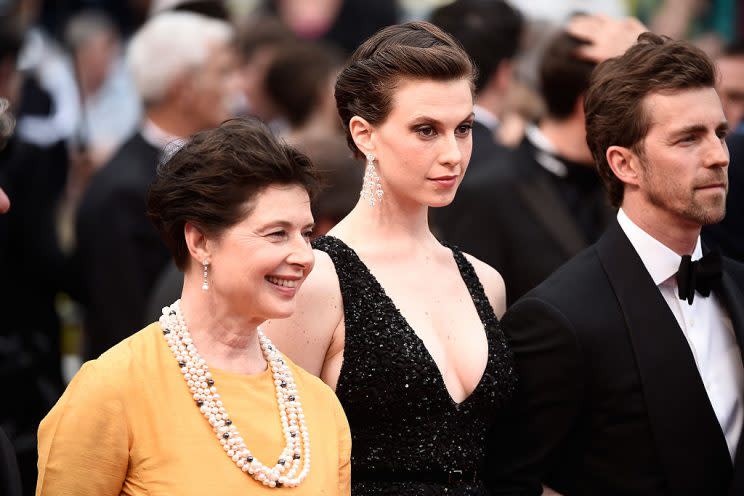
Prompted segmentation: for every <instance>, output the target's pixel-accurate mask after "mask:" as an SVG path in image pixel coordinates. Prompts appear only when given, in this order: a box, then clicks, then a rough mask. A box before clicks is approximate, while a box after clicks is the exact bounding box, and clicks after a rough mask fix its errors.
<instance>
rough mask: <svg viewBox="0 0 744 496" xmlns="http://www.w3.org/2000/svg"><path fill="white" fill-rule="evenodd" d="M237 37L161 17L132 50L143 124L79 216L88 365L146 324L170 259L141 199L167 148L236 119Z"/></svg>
mask: <svg viewBox="0 0 744 496" xmlns="http://www.w3.org/2000/svg"><path fill="white" fill-rule="evenodd" d="M232 38H233V32H232V28H231V27H230V26H229V24H227V23H225V22H224V21H220V20H216V19H210V18H207V17H204V16H200V15H197V14H193V13H188V12H163V13H161V14H158V15H155V16H154V17H152V18H151V19H150V20H149V21H148V22H147V23H146V24H145V25H144V26H143V27H142V28H141V29H140V30H139V31H138V32H137V33H135V35H134V37H133V38H132V40H131V42H130V45H129V48H128V52H127V63H128V65H129V68H130V71H131V73H132V77H133V79H134V82H135V86H136V87H137V90H138V92H139V93H140V95H141V97H142V100H143V103H144V111H145V117H144V119H143V122H142V124H141V126H140V128H139V130H138V131H137V132H136V133H135V134H134V135H133V136H132V137H131V138H130V139H129V140H128V141H126V142H125V143H124V145H122V146H121V148H120V149H119V150H118V151H117V152H116V153H115V154H114V156H113V157H112V159H111V160H110V161H109V163H108V164H106V165H105V166H104V167H103V168H102V169H101V170H100V172H99V173H98V174H96V176H94V177H93V179H92V180H91V183H90V185H89V186H88V190H87V191H86V193H85V195H84V197H83V200H82V202H81V204H80V208H79V210H78V214H77V223H76V237H77V249H76V254H75V263H76V269H77V273H78V274H79V277H80V284H81V287H80V294H81V299H82V300H83V301H82V302H83V305H84V307H85V324H84V329H85V350H84V355H85V358H95V357H97V356H98V355H99V354H100V353H101V352H103V351H104V350H106V349H108V348H109V347H111V346H112V345H114V344H116V343H117V342H118V341H120V340H122V339H123V338H125V337H127V336H129V335H130V334H131V333H132V332H134V331H136V330H137V329H139V328H140V327H141V326H142V325H143V324H145V322H144V319H145V317H144V309H145V305H146V301H147V296H148V293H149V291H150V288H151V286H152V284H153V281H154V280H155V278H156V277H157V275H158V273H159V272H160V271H161V269H162V268H163V266H164V265H165V263H166V262H167V260H168V253H167V250H166V247H165V245H164V244H163V243H162V242H161V241H160V239H159V237H158V235H157V233H156V232H155V230H154V228H153V227H152V226H151V225H150V222H149V220H148V219H147V217H146V215H145V196H146V194H147V190H148V187H149V185H150V182H151V181H152V179H153V178H154V177H155V173H156V167H157V164H158V162H159V160H160V159H161V158H162V157H161V154H162V153H163V151H164V150H166V151H167V149H166V148H165V147H166V145H169V147H170V146H174V145H173V144H174V143H178V142H179V141H181V140H183V139H185V138H187V137H188V136H190V135H191V134H193V133H195V132H197V131H200V130H202V129H206V128H210V127H215V126H217V125H219V124H220V123H221V122H222V121H223V120H225V119H227V118H229V117H231V114H232V112H231V110H232V106H233V104H234V103H235V95H238V94H239V91H240V80H239V79H238V75H237V71H236V68H235V61H234V54H233V49H232Z"/></svg>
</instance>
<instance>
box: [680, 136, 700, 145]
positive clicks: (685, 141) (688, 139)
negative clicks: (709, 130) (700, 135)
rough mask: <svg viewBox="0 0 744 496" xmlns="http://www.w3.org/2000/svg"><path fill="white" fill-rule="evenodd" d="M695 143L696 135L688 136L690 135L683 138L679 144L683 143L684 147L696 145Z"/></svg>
mask: <svg viewBox="0 0 744 496" xmlns="http://www.w3.org/2000/svg"><path fill="white" fill-rule="evenodd" d="M695 141H697V136H695V135H694V134H688V135H685V136H682V137H681V138H680V139H679V141H678V143H681V144H683V145H684V144H689V143H694V142H695Z"/></svg>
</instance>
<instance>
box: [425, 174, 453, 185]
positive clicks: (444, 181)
mask: <svg viewBox="0 0 744 496" xmlns="http://www.w3.org/2000/svg"><path fill="white" fill-rule="evenodd" d="M457 177H458V176H456V175H452V176H439V177H432V178H430V181H434V182H435V183H437V184H438V185H440V186H444V187H452V186H454V185H455V184H457Z"/></svg>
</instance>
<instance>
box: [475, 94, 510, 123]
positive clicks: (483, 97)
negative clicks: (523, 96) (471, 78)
mask: <svg viewBox="0 0 744 496" xmlns="http://www.w3.org/2000/svg"><path fill="white" fill-rule="evenodd" d="M503 102H504V95H501V94H499V93H498V92H495V91H482V92H481V93H479V94H478V95H477V96H476V97H475V104H476V105H478V106H479V107H482V108H484V109H486V110H488V111H489V112H491V113H492V114H493V115H495V116H496V117H499V116H500V115H501V112H502V111H503V106H504V104H503Z"/></svg>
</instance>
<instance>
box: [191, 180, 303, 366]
mask: <svg viewBox="0 0 744 496" xmlns="http://www.w3.org/2000/svg"><path fill="white" fill-rule="evenodd" d="M246 207H248V208H249V213H248V215H247V216H246V217H245V218H244V219H243V220H241V221H240V222H238V223H237V224H235V225H233V226H232V227H230V228H228V229H226V230H225V231H224V232H222V233H221V234H220V235H219V237H217V238H213V237H208V236H205V235H204V234H202V233H201V231H199V229H198V228H197V227H195V226H193V225H192V224H186V226H185V229H184V231H185V236H186V241H187V244H188V246H189V250H190V253H191V257H192V258H191V260H190V263H189V266H188V268H187V269H186V273H185V277H184V290H183V295H182V297H181V301H182V308H183V312H184V315H185V317H186V319H187V322H188V324H189V329H190V330H191V331H190V332H191V334H192V337H193V339H194V342H195V343H196V345H197V348H198V349H199V352H200V354H201V355H202V357H203V358H204V359H205V360H207V362H208V363H210V364H213V365H214V366H215V367H217V368H221V369H225V370H232V371H235V372H245V373H251V372H253V373H255V372H260V371H262V370H264V369H265V366H266V363H265V361H264V360H263V356H262V354H261V351H260V349H259V347H258V341H257V336H256V328H257V327H258V325H259V324H261V323H262V322H264V321H265V320H266V319H270V318H284V317H288V316H289V315H291V314H292V312H294V310H295V305H296V300H295V296H296V293H297V290H298V289H299V287H300V286H301V285H302V282H303V281H304V279H305V278H306V277H307V275H308V273H310V271H311V270H312V268H313V263H314V257H313V251H312V249H311V248H310V235H311V233H312V227H313V218H312V214H311V212H310V199H309V197H308V194H307V192H306V191H305V189H304V188H302V187H301V186H297V185H291V186H283V185H276V186H269V187H267V188H266V189H264V190H263V191H262V192H260V193H259V194H258V195H257V197H256V198H255V199H254V200H253V204H252V205H246ZM205 260H206V261H208V262H209V269H208V276H207V280H208V283H209V289H208V290H206V291H205V290H203V289H202V283H203V265H202V263H203V262H204V261H205ZM275 278H278V279H281V280H282V281H284V282H283V284H284V285H289V286H292V287H284V286H281V285H277V284H275V282H276V280H275ZM270 279H274V281H273V282H272V281H271V280H270Z"/></svg>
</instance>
